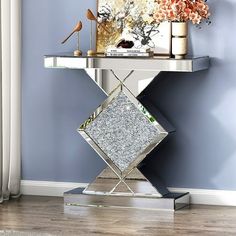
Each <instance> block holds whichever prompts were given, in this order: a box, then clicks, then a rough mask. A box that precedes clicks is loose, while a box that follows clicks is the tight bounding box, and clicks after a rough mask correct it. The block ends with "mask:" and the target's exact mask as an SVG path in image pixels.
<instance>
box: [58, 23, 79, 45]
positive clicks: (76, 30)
mask: <svg viewBox="0 0 236 236" xmlns="http://www.w3.org/2000/svg"><path fill="white" fill-rule="evenodd" d="M82 27H83V25H82V22H81V21H79V22H78V23H77V25H76V26H75V28H74V29H73V31H72V32H71V33H70V35H69V36H68V37H67V38H66V39H65V40H63V41H62V42H61V43H62V44H64V43H65V42H66V41H67V40H68V39H69V38H70V37H71V36H72V35H73V34H74V33H75V32H79V31H81V29H82Z"/></svg>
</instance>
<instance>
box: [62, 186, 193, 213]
mask: <svg viewBox="0 0 236 236" xmlns="http://www.w3.org/2000/svg"><path fill="white" fill-rule="evenodd" d="M83 191H84V188H77V189H74V190H71V191H68V192H65V193H64V204H65V206H83V207H116V208H133V209H148V210H169V211H175V210H178V209H181V208H184V207H187V206H189V200H190V196H189V193H169V194H166V195H165V196H163V197H130V196H109V195H92V194H85V193H83Z"/></svg>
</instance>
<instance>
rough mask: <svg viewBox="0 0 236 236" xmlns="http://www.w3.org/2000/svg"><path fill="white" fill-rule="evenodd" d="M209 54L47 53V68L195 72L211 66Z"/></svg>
mask: <svg viewBox="0 0 236 236" xmlns="http://www.w3.org/2000/svg"><path fill="white" fill-rule="evenodd" d="M209 61H210V58H209V57H208V56H188V57H186V58H184V59H174V58H170V57H168V56H154V57H107V56H105V55H103V54H100V55H99V54H98V55H96V56H86V55H83V56H79V57H78V56H74V55H73V53H57V54H50V55H45V57H44V65H45V67H46V68H68V69H104V70H110V69H112V70H144V71H145V70H146V71H173V72H195V71H199V70H206V69H208V68H209Z"/></svg>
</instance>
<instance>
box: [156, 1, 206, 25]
mask: <svg viewBox="0 0 236 236" xmlns="http://www.w3.org/2000/svg"><path fill="white" fill-rule="evenodd" d="M206 1H207V0H156V3H157V4H156V11H155V13H154V19H155V21H156V22H158V23H161V22H163V21H172V22H187V21H191V22H192V23H193V24H200V23H201V22H202V21H203V20H206V21H207V23H208V24H209V23H210V21H209V16H210V13H209V6H208V5H207V3H206Z"/></svg>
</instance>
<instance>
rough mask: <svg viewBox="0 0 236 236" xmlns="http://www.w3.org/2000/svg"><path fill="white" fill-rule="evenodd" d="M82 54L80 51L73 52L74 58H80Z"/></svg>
mask: <svg viewBox="0 0 236 236" xmlns="http://www.w3.org/2000/svg"><path fill="white" fill-rule="evenodd" d="M82 54H83V53H82V51H80V50H75V51H74V56H81V55H82Z"/></svg>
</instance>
